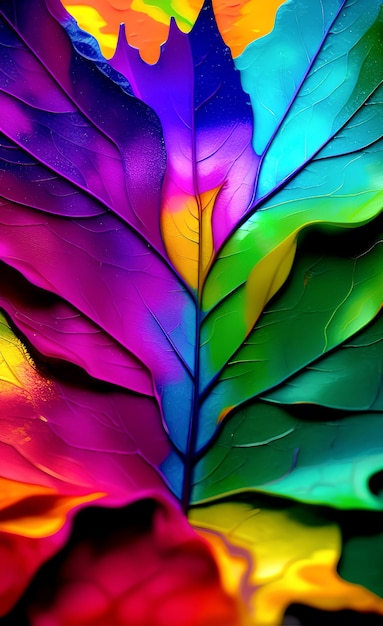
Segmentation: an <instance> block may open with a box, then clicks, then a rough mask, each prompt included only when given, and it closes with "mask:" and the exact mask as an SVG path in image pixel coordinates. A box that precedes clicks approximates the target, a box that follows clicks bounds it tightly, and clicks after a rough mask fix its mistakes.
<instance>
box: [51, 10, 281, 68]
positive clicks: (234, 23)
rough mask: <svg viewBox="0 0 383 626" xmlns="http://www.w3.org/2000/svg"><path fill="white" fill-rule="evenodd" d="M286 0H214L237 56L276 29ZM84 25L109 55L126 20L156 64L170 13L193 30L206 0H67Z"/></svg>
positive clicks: (131, 35)
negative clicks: (237, 0) (275, 23)
mask: <svg viewBox="0 0 383 626" xmlns="http://www.w3.org/2000/svg"><path fill="white" fill-rule="evenodd" d="M285 1H286V0H267V2H265V1H264V0H247V1H245V0H239V2H229V0H215V1H214V2H213V9H214V12H215V16H216V20H217V24H218V28H219V30H220V32H221V34H222V37H223V39H224V41H225V43H226V45H228V46H229V48H231V51H232V54H233V56H234V57H236V56H238V55H240V54H241V53H242V52H243V50H244V48H245V47H246V46H247V45H248V44H249V43H251V42H252V41H255V40H256V39H259V38H260V37H263V36H264V35H267V34H268V33H269V32H271V30H272V29H273V26H274V22H275V16H276V13H277V10H278V8H279V7H280V6H281V5H282V4H284V2H285ZM63 5H64V6H65V8H66V9H67V11H68V12H69V13H70V14H71V15H73V17H74V18H75V19H76V20H77V21H78V23H79V25H80V27H81V28H83V29H84V30H85V31H87V32H89V33H90V34H91V35H93V36H94V37H95V38H96V39H97V41H98V43H99V44H100V48H101V50H102V53H103V54H104V56H105V57H107V58H110V57H111V56H113V54H114V50H115V45H116V42H117V36H118V30H119V26H120V24H121V23H125V30H126V37H127V40H128V42H129V43H130V45H132V46H134V47H135V48H138V49H139V51H140V55H141V57H142V59H143V60H144V61H146V62H147V63H156V61H157V60H158V58H159V55H160V46H161V45H162V44H163V43H164V42H165V41H166V40H167V38H168V31H169V23H170V18H171V17H174V18H175V20H176V22H177V25H178V27H179V28H180V29H181V30H182V31H184V32H189V31H190V29H191V27H192V25H193V24H194V22H195V20H196V19H197V16H198V13H199V11H200V9H201V7H202V1H201V0H173V1H171V0H157V1H156V2H155V1H153V2H152V1H150V2H149V1H148V2H146V1H145V0H83V1H82V2H80V3H79V0H63Z"/></svg>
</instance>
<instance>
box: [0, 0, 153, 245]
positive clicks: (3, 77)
mask: <svg viewBox="0 0 383 626" xmlns="http://www.w3.org/2000/svg"><path fill="white" fill-rule="evenodd" d="M49 6H52V7H53V8H54V6H56V3H55V2H53V3H50V4H49ZM1 14H2V19H1V29H0V46H1V47H2V64H1V70H0V81H1V82H0V86H1V92H0V108H1V111H2V115H1V118H0V130H3V131H4V130H5V129H6V133H7V136H8V137H9V138H10V139H12V140H13V141H14V142H15V144H16V145H19V146H21V147H22V148H23V149H24V150H25V152H26V153H27V155H29V156H30V157H31V158H32V159H35V160H37V161H39V163H40V164H43V165H45V166H46V167H48V168H49V169H50V177H51V178H52V176H55V175H56V176H57V175H58V176H61V177H62V178H63V183H65V181H69V183H71V184H74V185H76V187H77V189H81V190H83V191H84V192H85V198H87V196H92V197H93V198H95V199H97V200H101V201H102V202H103V203H105V207H104V211H105V210H106V209H110V210H112V211H113V212H114V213H115V214H117V215H119V216H120V217H121V218H122V219H123V220H124V221H126V222H127V223H128V224H129V225H131V226H133V227H134V228H135V229H136V230H137V231H138V232H140V233H141V234H142V235H143V236H144V237H145V238H146V239H147V240H148V241H149V242H150V243H151V244H152V245H154V246H155V247H157V248H158V249H159V250H160V251H161V252H163V245H162V240H161V236H160V232H159V222H158V220H155V219H153V214H156V213H158V210H159V204H160V187H161V182H162V178H163V175H164V170H165V152H164V146H163V141H162V131H161V126H160V123H159V121H158V118H157V117H156V115H155V114H154V113H153V111H152V110H151V109H149V108H148V107H147V106H146V105H145V104H143V103H142V102H140V101H139V100H137V99H136V98H133V97H131V96H128V95H127V94H126V93H124V92H123V91H122V89H121V88H120V87H119V86H118V85H115V84H113V83H112V82H111V81H110V80H108V78H107V77H106V76H105V75H104V74H103V73H102V72H101V71H100V70H99V69H98V68H97V67H96V66H95V64H94V63H92V62H90V61H89V60H87V59H85V58H84V57H82V56H81V55H79V54H78V53H77V52H76V51H75V50H74V48H73V46H72V44H71V41H70V39H69V36H68V34H67V33H66V31H65V30H64V29H63V28H62V27H61V26H60V24H59V23H58V22H57V21H56V20H55V19H54V17H53V16H52V14H51V13H50V12H49V10H48V9H47V6H46V4H45V3H44V2H43V0H36V1H34V2H30V1H29V0H17V2H16V1H12V0H5V1H4V2H2V5H1ZM41 33H43V34H44V36H41ZM53 52H54V53H53ZM12 171H13V170H12ZM63 183H60V184H63ZM82 202H83V201H81V203H79V202H76V203H73V204H72V213H71V214H72V215H77V216H78V215H81V214H83V209H82ZM86 202H87V200H85V203H86ZM53 210H54V211H55V210H57V209H53ZM98 210H99V209H98ZM69 214H70V213H69ZM86 214H88V213H86Z"/></svg>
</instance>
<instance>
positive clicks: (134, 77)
mask: <svg viewBox="0 0 383 626" xmlns="http://www.w3.org/2000/svg"><path fill="white" fill-rule="evenodd" d="M214 19H215V18H214V15H213V13H212V11H211V8H210V7H206V8H205V9H204V10H203V11H202V12H201V14H200V16H199V17H198V23H197V25H196V26H195V27H194V29H193V31H192V32H191V34H190V35H185V34H184V33H182V32H181V31H180V30H179V29H178V27H177V26H176V24H175V22H174V21H173V22H172V24H171V26H170V32H169V38H168V41H167V42H166V44H165V45H164V46H163V49H162V52H161V56H160V59H159V61H158V63H156V65H152V66H151V65H147V64H146V63H145V62H144V61H142V59H141V58H140V56H139V53H138V51H137V50H135V49H134V48H131V47H130V46H129V45H128V43H127V42H126V39H125V35H124V34H123V33H124V31H123V30H121V34H120V37H119V41H118V45H117V50H116V53H115V56H114V57H113V59H112V61H111V64H112V65H113V67H114V68H115V69H117V70H118V71H119V72H121V73H122V74H123V75H124V76H126V78H127V79H128V80H129V82H130V84H131V87H132V90H133V92H134V93H135V95H137V97H139V98H140V99H142V100H143V101H144V102H146V103H147V104H149V106H151V107H152V108H153V109H154V111H156V113H157V115H158V116H159V118H160V120H161V123H162V127H163V132H164V139H165V145H166V149H167V154H168V161H167V171H166V176H165V181H164V187H163V198H164V200H165V201H166V199H167V197H169V196H170V197H171V196H173V195H175V194H179V192H180V191H181V193H186V194H187V195H190V196H194V195H195V196H198V194H202V193H205V192H207V191H210V190H212V189H216V188H219V193H218V196H217V198H216V202H215V206H214V211H213V217H212V229H213V240H214V247H215V250H217V249H218V248H219V247H220V245H221V244H222V242H223V241H224V240H225V238H226V237H227V235H228V233H229V232H230V231H231V230H232V229H233V228H234V226H235V225H236V224H237V223H238V222H239V220H240V219H241V218H242V217H243V216H244V214H245V213H246V211H247V209H248V208H249V206H250V203H251V200H252V196H253V192H254V181H255V177H256V171H257V166H258V162H259V159H258V157H257V156H256V155H255V153H254V150H253V148H252V146H251V139H252V131H253V117H252V110H251V107H250V101H249V100H248V97H247V95H246V94H244V93H243V91H242V89H241V86H240V78H239V72H237V71H236V70H235V69H234V65H233V61H232V58H231V55H230V52H229V50H228V48H226V47H225V45H224V43H223V41H222V39H221V36H220V35H219V33H218V30H217V28H216V26H215V22H214ZM196 29H197V30H198V35H197V34H196V35H195V36H194V35H193V32H194V31H195V30H196ZM201 31H202V32H201ZM228 95H229V96H230V97H227V96H228Z"/></svg>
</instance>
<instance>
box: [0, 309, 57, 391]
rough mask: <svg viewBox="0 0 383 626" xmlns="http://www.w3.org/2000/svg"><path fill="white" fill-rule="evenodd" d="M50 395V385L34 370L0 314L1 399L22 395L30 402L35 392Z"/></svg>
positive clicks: (29, 358) (29, 359) (20, 343)
mask: <svg viewBox="0 0 383 626" xmlns="http://www.w3.org/2000/svg"><path fill="white" fill-rule="evenodd" d="M37 390H38V391H39V392H40V393H44V394H49V393H50V383H49V381H48V380H46V379H45V378H43V377H42V376H41V375H40V374H39V373H38V372H37V370H36V369H35V368H34V363H33V359H32V358H31V357H30V355H29V354H28V352H27V350H26V348H25V346H24V344H23V343H22V342H21V341H20V339H18V337H16V335H15V334H14V333H13V331H12V329H11V328H10V326H9V324H8V323H7V321H6V319H5V317H4V315H2V314H1V313H0V395H1V397H2V398H3V399H5V398H7V397H9V396H11V397H14V396H15V394H16V395H24V396H26V397H27V398H28V399H29V400H30V401H32V396H33V394H34V393H35V392H36V391H37Z"/></svg>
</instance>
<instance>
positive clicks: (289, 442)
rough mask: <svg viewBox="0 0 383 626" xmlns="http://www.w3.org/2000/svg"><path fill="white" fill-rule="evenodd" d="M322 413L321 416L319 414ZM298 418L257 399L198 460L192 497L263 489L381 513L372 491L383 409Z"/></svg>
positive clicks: (381, 449) (305, 412)
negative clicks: (380, 410) (371, 411)
mask: <svg viewBox="0 0 383 626" xmlns="http://www.w3.org/2000/svg"><path fill="white" fill-rule="evenodd" d="M320 418H322V419H320ZM320 418H319V419H318V415H317V412H314V411H313V410H312V407H311V406H310V405H302V406H301V407H300V416H299V417H298V416H297V415H295V414H294V413H293V412H289V411H287V410H286V409H284V408H282V407H279V406H277V405H272V404H267V403H262V402H260V401H258V402H257V401H254V402H253V403H251V404H249V405H248V406H246V407H244V408H243V409H241V410H238V411H236V412H235V413H234V414H233V415H232V416H231V418H230V419H229V420H228V421H227V423H225V424H224V425H223V428H222V430H221V432H220V433H219V435H218V437H217V439H216V441H215V443H214V446H212V447H211V448H210V449H209V450H208V451H207V453H206V454H205V456H204V457H203V458H202V459H201V460H200V461H199V462H198V463H197V465H196V468H195V472H194V489H193V501H194V502H204V501H209V500H214V499H216V498H218V497H220V496H221V497H222V496H223V495H225V496H228V495H233V494H236V493H240V492H245V491H252V490H253V491H259V492H263V493H267V494H273V495H277V496H282V497H289V498H292V499H294V500H298V501H301V502H306V503H311V504H321V505H328V506H332V507H335V508H340V509H344V508H348V509H352V508H363V509H374V510H383V500H382V499H380V498H379V497H378V496H377V495H375V494H374V493H373V492H372V490H371V489H370V484H371V483H370V481H371V479H372V477H373V476H374V475H375V474H377V473H378V472H381V471H382V470H383V428H382V426H383V413H361V414H346V413H341V414H340V415H331V414H330V415H329V413H328V409H326V410H323V413H322V414H321V415H320Z"/></svg>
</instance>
